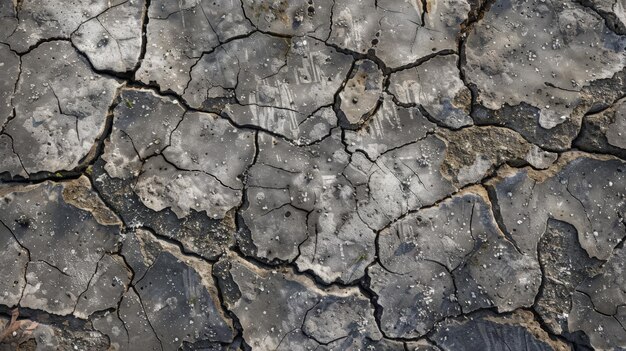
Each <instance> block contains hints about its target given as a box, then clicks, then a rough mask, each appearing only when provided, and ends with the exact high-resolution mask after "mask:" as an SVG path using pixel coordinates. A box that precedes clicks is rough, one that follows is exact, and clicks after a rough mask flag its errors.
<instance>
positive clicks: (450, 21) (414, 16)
mask: <svg viewBox="0 0 626 351" xmlns="http://www.w3.org/2000/svg"><path fill="white" fill-rule="evenodd" d="M333 3H334V4H333V7H332V13H333V17H332V23H331V33H330V36H329V38H328V41H329V42H330V43H331V44H333V45H337V46H339V47H342V48H345V49H348V50H352V51H355V52H358V53H367V52H368V51H369V50H374V51H375V53H376V55H377V56H378V57H379V58H380V59H381V60H382V61H383V62H384V63H385V65H386V66H389V67H392V68H397V67H401V66H405V65H408V64H411V63H414V62H416V61H418V60H419V59H422V58H424V57H427V56H429V55H431V54H433V53H436V52H440V51H444V50H454V49H456V47H457V45H456V39H457V37H459V35H460V33H461V23H463V21H465V20H466V19H467V17H468V12H469V10H470V5H469V4H468V2H466V1H465V0H436V1H426V2H424V1H412V2H408V1H407V2H397V1H393V0H382V1H375V0H366V1H350V0H336V1H334V2H333Z"/></svg>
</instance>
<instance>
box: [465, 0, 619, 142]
mask: <svg viewBox="0 0 626 351" xmlns="http://www.w3.org/2000/svg"><path fill="white" fill-rule="evenodd" d="M536 28H539V29H540V30H534V29H536ZM625 47H626V38H624V37H621V36H619V35H617V34H616V33H614V32H612V31H611V30H610V29H609V28H607V27H606V26H605V23H604V21H603V19H602V17H600V16H599V15H597V14H596V13H594V12H593V11H591V10H589V9H588V8H585V7H583V6H582V5H579V4H577V3H575V2H569V1H568V2H556V1H546V2H539V1H532V2H518V1H509V0H504V1H497V2H495V3H494V4H493V5H492V6H491V9H490V10H489V11H488V12H487V13H486V15H485V17H484V18H483V19H482V20H481V21H479V22H478V23H477V24H476V26H475V27H474V28H473V29H472V31H470V33H469V36H468V39H467V45H466V60H467V64H466V65H465V67H464V70H465V75H466V77H467V79H468V81H469V82H471V83H473V84H475V85H476V88H477V92H478V96H477V101H478V102H479V103H480V104H482V105H483V106H484V107H486V108H488V109H490V110H499V109H501V108H503V107H505V105H506V106H518V105H526V106H527V107H529V109H528V110H527V111H526V113H524V112H522V114H523V115H525V116H523V117H522V116H520V117H518V118H511V119H509V120H507V121H504V122H503V123H502V124H503V125H506V126H508V127H510V128H513V129H515V130H517V131H519V132H520V133H522V134H527V135H529V136H531V135H533V134H538V130H548V131H549V132H548V133H549V135H550V136H551V137H552V138H551V140H550V139H548V140H545V141H544V140H537V142H538V143H539V145H540V146H547V147H550V148H555V149H556V148H559V149H565V148H567V147H569V146H570V144H571V141H572V140H573V139H574V138H575V136H576V133H577V130H578V127H579V126H580V124H581V119H582V115H583V114H584V108H585V105H587V104H589V102H588V101H587V100H589V99H591V97H589V96H588V95H589V93H587V92H585V91H584V89H583V88H584V87H586V86H589V85H590V84H592V83H593V82H594V81H596V80H599V79H604V78H611V77H612V76H613V75H614V74H615V73H617V72H619V71H620V70H622V69H623V68H624V64H626V53H625V52H624V48H625ZM579 107H580V108H579ZM487 118H488V117H487ZM550 131H551V132H550Z"/></svg>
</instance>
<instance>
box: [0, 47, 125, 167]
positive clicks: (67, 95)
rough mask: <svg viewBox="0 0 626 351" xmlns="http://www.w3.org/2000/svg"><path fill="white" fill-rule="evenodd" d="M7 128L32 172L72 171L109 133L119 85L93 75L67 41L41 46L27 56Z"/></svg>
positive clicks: (25, 163)
mask: <svg viewBox="0 0 626 351" xmlns="http://www.w3.org/2000/svg"><path fill="white" fill-rule="evenodd" d="M21 62H22V65H21V72H20V75H19V80H18V82H17V86H16V90H15V93H14V94H13V99H12V104H13V111H14V114H15V116H14V118H12V119H11V120H10V121H9V122H8V123H7V124H6V126H5V128H4V130H5V133H6V134H8V135H10V136H11V137H12V138H13V150H14V152H15V154H16V155H19V157H20V159H21V160H22V164H23V165H24V169H25V171H26V172H28V173H29V174H30V173H37V172H56V171H60V170H68V171H69V170H72V169H74V168H76V167H78V166H79V165H80V164H81V162H82V161H84V159H85V158H86V157H87V156H89V153H90V150H92V148H93V147H94V143H95V141H96V140H97V139H98V138H100V137H101V135H102V134H103V133H104V131H105V129H106V128H105V126H106V119H107V111H108V109H109V106H110V105H111V102H112V101H113V97H114V96H115V93H116V89H117V88H118V87H119V82H117V81H116V80H114V79H111V78H105V77H102V76H100V75H98V74H97V73H94V72H93V71H91V70H90V68H89V65H88V64H87V62H86V60H85V59H84V58H83V57H82V56H80V55H79V54H78V52H77V51H76V50H75V49H74V48H73V47H72V46H71V45H70V44H69V43H68V42H66V41H52V42H46V43H43V44H41V45H39V46H38V47H37V48H36V49H34V50H32V51H30V52H29V53H27V54H25V55H24V56H22V59H21Z"/></svg>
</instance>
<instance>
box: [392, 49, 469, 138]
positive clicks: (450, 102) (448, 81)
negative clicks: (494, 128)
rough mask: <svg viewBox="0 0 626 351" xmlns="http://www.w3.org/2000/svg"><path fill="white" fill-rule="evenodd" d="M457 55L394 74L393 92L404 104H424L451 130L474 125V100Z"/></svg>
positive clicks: (434, 58)
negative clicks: (460, 74)
mask: <svg viewBox="0 0 626 351" xmlns="http://www.w3.org/2000/svg"><path fill="white" fill-rule="evenodd" d="M457 60H458V57H457V56H456V55H447V56H435V57H433V58H432V59H430V60H428V61H426V62H424V63H422V64H421V65H419V66H416V67H414V68H410V69H406V70H403V71H400V72H398V73H394V74H392V75H391V78H390V87H389V91H390V92H391V93H392V94H394V95H395V97H396V98H397V99H398V100H399V101H400V102H401V103H403V104H416V105H420V106H422V107H423V108H424V110H426V111H427V112H428V114H429V115H430V116H432V118H433V119H435V120H436V121H437V122H439V123H441V124H442V125H444V126H446V127H449V128H453V129H456V128H460V127H464V126H467V125H471V124H473V121H472V118H471V117H470V116H469V113H470V107H471V104H472V97H471V95H470V90H469V89H468V88H467V87H466V86H465V85H464V83H463V81H462V80H461V78H460V76H459V69H458V67H457Z"/></svg>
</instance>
